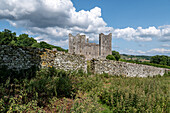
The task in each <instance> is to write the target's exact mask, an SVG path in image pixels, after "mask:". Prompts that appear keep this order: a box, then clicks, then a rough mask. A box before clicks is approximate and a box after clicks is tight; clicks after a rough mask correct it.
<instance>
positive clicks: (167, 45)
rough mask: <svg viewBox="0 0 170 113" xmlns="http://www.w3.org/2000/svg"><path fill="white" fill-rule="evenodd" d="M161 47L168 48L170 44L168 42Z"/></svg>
mask: <svg viewBox="0 0 170 113" xmlns="http://www.w3.org/2000/svg"><path fill="white" fill-rule="evenodd" d="M162 47H168V48H170V45H169V44H163V45H162Z"/></svg>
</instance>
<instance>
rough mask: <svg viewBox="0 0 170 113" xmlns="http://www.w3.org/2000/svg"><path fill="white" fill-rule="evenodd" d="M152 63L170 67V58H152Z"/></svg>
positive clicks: (162, 56)
mask: <svg viewBox="0 0 170 113" xmlns="http://www.w3.org/2000/svg"><path fill="white" fill-rule="evenodd" d="M150 63H155V64H160V65H167V66H170V57H168V56H165V55H161V56H159V55H156V56H153V57H151V60H150Z"/></svg>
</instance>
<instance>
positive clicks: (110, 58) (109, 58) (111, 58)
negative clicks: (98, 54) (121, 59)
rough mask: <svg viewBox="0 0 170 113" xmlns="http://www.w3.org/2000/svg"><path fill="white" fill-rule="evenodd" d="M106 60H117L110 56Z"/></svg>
mask: <svg viewBox="0 0 170 113" xmlns="http://www.w3.org/2000/svg"><path fill="white" fill-rule="evenodd" d="M106 59H108V60H116V58H115V57H114V56H113V55H108V56H107V57H106Z"/></svg>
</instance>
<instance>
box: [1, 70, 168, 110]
mask: <svg viewBox="0 0 170 113" xmlns="http://www.w3.org/2000/svg"><path fill="white" fill-rule="evenodd" d="M169 75H170V73H166V74H165V75H164V76H163V77H161V76H158V77H154V78H151V77H150V78H137V77H135V78H128V77H126V78H125V77H117V76H116V77H115V76H110V75H108V74H106V73H104V74H101V75H88V76H87V75H86V74H85V73H83V71H82V70H79V71H77V72H76V71H75V72H69V71H68V72H65V71H63V70H56V69H55V68H54V67H52V68H51V67H50V68H46V69H42V70H40V71H37V73H36V76H34V77H31V78H29V79H28V78H25V79H22V80H19V79H16V78H15V79H13V81H11V78H8V79H7V80H6V82H4V83H1V84H0V112H92V113H93V112H94V113H100V112H102V113H108V112H110V113H111V112H154V113H157V112H165V113H166V112H169V111H168V110H169V106H170V104H169V101H170V98H169V94H170V90H169V88H170V84H169V81H170V76H169Z"/></svg>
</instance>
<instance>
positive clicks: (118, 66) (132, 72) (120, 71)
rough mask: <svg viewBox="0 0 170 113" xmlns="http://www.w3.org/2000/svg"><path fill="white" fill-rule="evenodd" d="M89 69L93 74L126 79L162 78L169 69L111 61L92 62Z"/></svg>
mask: <svg viewBox="0 0 170 113" xmlns="http://www.w3.org/2000/svg"><path fill="white" fill-rule="evenodd" d="M91 67H92V70H93V72H94V73H98V74H102V73H108V74H110V75H118V76H119V75H122V76H127V77H148V76H150V77H152V76H155V75H161V76H162V75H163V74H164V73H165V72H167V71H170V69H164V68H157V67H153V66H147V65H141V64H134V63H126V62H119V61H111V60H92V62H91Z"/></svg>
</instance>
